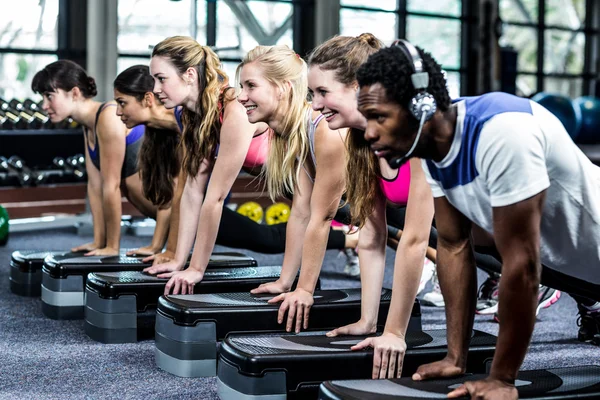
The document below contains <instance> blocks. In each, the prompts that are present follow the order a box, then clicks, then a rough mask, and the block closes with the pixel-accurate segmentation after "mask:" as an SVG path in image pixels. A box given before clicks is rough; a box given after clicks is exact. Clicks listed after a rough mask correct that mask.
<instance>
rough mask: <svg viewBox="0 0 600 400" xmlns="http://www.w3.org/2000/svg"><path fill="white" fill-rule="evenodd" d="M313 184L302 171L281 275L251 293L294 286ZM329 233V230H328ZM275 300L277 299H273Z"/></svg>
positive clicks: (296, 191) (278, 292)
mask: <svg viewBox="0 0 600 400" xmlns="http://www.w3.org/2000/svg"><path fill="white" fill-rule="evenodd" d="M312 189H313V184H312V182H311V181H310V179H309V178H308V175H307V174H306V173H305V171H301V172H300V176H299V177H298V188H296V190H295V191H294V197H293V198H292V208H291V211H290V217H289V218H288V222H287V227H286V231H285V253H284V255H283V264H282V266H281V275H280V276H279V279H278V280H276V281H275V282H269V283H263V284H262V285H260V286H259V287H257V288H256V289H253V290H252V291H251V293H255V294H256V293H273V294H280V293H285V292H289V290H290V289H291V288H292V285H293V283H294V280H295V279H296V275H297V274H298V270H299V269H300V264H301V262H302V248H303V244H304V239H305V235H306V228H307V226H308V222H309V220H310V198H311V195H312ZM328 234H329V232H328ZM273 301H277V300H275V299H273Z"/></svg>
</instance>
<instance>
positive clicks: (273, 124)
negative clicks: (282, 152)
mask: <svg viewBox="0 0 600 400" xmlns="http://www.w3.org/2000/svg"><path fill="white" fill-rule="evenodd" d="M289 112H290V107H289V105H287V104H286V105H285V106H283V107H278V109H277V111H276V112H275V113H274V114H273V115H272V116H271V118H269V120H268V121H267V125H269V128H271V129H273V130H274V131H275V133H277V134H279V135H281V134H282V133H283V132H281V130H282V129H284V126H283V121H284V120H285V117H286V116H287V115H288V114H289Z"/></svg>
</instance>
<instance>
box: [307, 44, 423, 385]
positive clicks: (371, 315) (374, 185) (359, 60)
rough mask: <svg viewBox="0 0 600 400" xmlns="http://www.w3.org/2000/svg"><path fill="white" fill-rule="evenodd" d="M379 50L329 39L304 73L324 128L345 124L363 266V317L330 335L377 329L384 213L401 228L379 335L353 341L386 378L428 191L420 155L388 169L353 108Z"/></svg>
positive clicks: (415, 272) (419, 248)
mask: <svg viewBox="0 0 600 400" xmlns="http://www.w3.org/2000/svg"><path fill="white" fill-rule="evenodd" d="M382 47H383V45H382V43H381V42H380V41H379V40H378V39H377V38H375V37H374V36H373V35H371V34H368V33H364V34H362V35H360V36H358V37H347V36H338V37H334V38H332V39H330V40H328V41H327V42H325V43H323V44H322V45H320V46H319V47H317V48H316V49H315V50H314V51H313V53H312V54H311V55H310V58H309V65H310V69H309V73H308V77H309V87H310V89H311V91H312V92H313V103H312V106H313V108H314V109H315V110H319V111H320V112H321V113H323V114H324V115H326V116H327V122H328V123H329V127H330V128H332V129H334V128H335V129H340V128H349V129H350V133H349V134H348V136H347V138H346V145H347V150H348V152H347V157H346V160H345V163H346V166H347V173H346V188H347V191H346V200H347V201H348V203H349V205H350V212H351V216H352V223H353V224H356V225H357V226H360V227H361V234H360V237H359V239H358V242H359V244H358V248H359V252H358V255H359V264H360V265H368V266H369V268H361V271H360V275H361V284H362V285H361V286H362V288H363V289H362V313H361V319H360V320H359V321H358V322H356V323H353V324H350V325H347V326H344V327H341V328H338V329H335V330H333V331H331V332H329V333H328V336H337V335H364V334H370V333H374V332H375V330H376V324H377V317H378V315H377V314H378V311H379V301H380V296H381V287H382V285H383V274H384V269H385V247H386V237H387V230H388V229H387V224H388V219H389V218H386V214H387V213H388V212H389V213H391V214H393V217H392V218H391V221H390V222H392V223H394V222H395V224H394V225H396V226H395V228H399V229H401V230H402V234H401V237H400V240H399V243H398V248H397V251H396V260H395V265H394V280H393V290H392V301H391V305H390V311H389V313H388V319H387V323H386V326H385V330H384V332H383V335H382V336H381V337H378V338H376V339H375V338H372V339H368V340H366V341H363V342H361V343H359V344H358V345H357V346H354V348H364V347H367V346H373V347H374V348H375V356H374V365H373V369H374V371H375V369H377V376H378V377H380V378H387V377H388V375H387V369H385V370H384V369H383V368H381V373H382V375H379V373H380V365H381V364H382V362H383V363H384V365H388V359H385V360H383V358H384V356H387V357H389V359H390V360H389V361H390V363H393V364H392V365H395V360H396V358H394V357H397V358H399V359H400V360H401V357H403V354H404V351H405V349H406V344H405V342H404V335H405V333H406V328H407V326H408V321H409V319H410V315H411V311H412V306H413V303H414V300H415V296H416V295H417V288H418V287H419V281H420V278H421V272H422V270H423V260H424V258H425V255H426V251H427V249H428V242H429V239H430V231H431V225H432V220H433V196H432V194H431V190H430V189H429V185H428V184H427V181H426V180H425V176H424V174H423V171H422V169H421V166H420V160H418V159H412V160H411V161H410V163H407V164H405V165H403V166H402V167H400V169H399V170H392V169H391V168H390V167H389V165H388V164H387V162H386V161H385V159H383V158H381V159H378V158H377V157H376V156H375V155H374V153H373V152H372V150H371V149H370V147H369V143H368V142H367V141H365V139H364V138H363V135H364V130H365V128H366V124H367V120H366V119H365V117H364V116H363V115H362V114H361V113H360V112H359V111H358V109H357V102H356V92H357V90H358V83H357V81H356V72H357V71H358V68H359V67H360V66H361V65H362V64H363V63H364V62H366V61H367V58H368V57H369V56H370V55H371V54H373V53H375V52H377V50H379V49H380V48H382ZM384 120H385V119H384V118H383V117H382V121H384ZM387 203H393V204H394V205H395V206H396V207H403V208H404V210H403V212H402V216H401V218H396V216H397V214H398V212H397V210H395V209H392V208H388V210H386V204H387ZM404 215H405V216H406V218H404ZM434 247H435V246H434ZM386 346H387V347H386ZM386 348H387V349H390V350H391V355H390V354H389V353H386V352H385V351H384V350H385V349H386ZM392 358H394V360H393V361H392ZM398 365H401V364H398ZM390 370H391V369H390ZM389 377H390V378H392V376H389ZM393 377H394V378H395V376H393Z"/></svg>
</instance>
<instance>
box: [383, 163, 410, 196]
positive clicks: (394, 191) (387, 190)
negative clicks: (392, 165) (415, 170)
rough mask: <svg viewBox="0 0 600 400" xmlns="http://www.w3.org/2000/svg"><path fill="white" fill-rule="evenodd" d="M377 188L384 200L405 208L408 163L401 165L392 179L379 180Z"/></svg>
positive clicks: (408, 184)
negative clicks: (379, 189)
mask: <svg viewBox="0 0 600 400" xmlns="http://www.w3.org/2000/svg"><path fill="white" fill-rule="evenodd" d="M379 187H380V188H381V191H382V192H383V194H384V195H385V197H386V199H388V200H389V201H391V202H392V203H394V204H396V205H399V206H405V205H406V203H408V190H409V188H410V163H409V162H407V163H405V164H404V165H402V166H401V167H400V169H399V170H398V175H396V177H395V178H394V179H389V180H388V179H385V178H379Z"/></svg>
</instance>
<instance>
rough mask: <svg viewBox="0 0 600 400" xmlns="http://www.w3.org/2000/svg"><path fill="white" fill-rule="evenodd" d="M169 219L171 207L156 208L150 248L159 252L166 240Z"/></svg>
mask: <svg viewBox="0 0 600 400" xmlns="http://www.w3.org/2000/svg"><path fill="white" fill-rule="evenodd" d="M170 219H171V208H165V209H158V210H157V212H156V227H155V228H154V235H153V237H152V249H153V250H154V251H155V252H160V251H161V250H162V248H163V247H164V246H165V242H166V241H167V234H168V233H169V221H170Z"/></svg>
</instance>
